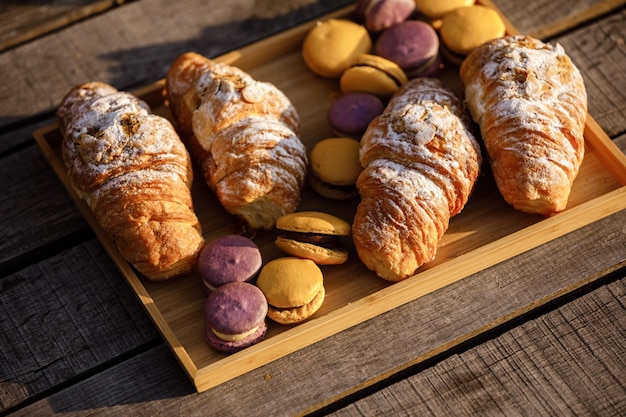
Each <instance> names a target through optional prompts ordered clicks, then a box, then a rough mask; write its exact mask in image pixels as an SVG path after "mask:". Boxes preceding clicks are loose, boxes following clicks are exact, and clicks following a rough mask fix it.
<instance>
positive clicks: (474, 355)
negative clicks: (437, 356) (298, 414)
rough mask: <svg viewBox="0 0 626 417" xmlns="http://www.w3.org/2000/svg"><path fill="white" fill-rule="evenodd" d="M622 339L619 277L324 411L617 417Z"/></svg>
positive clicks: (623, 408)
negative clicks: (365, 395) (484, 340)
mask: <svg viewBox="0 0 626 417" xmlns="http://www.w3.org/2000/svg"><path fill="white" fill-rule="evenodd" d="M624 341H626V278H621V279H619V280H617V281H615V282H612V283H610V284H608V285H605V286H602V287H600V288H598V289H596V290H594V291H592V292H590V293H588V294H586V295H584V296H582V297H580V298H577V299H575V300H573V301H571V302H569V303H567V304H565V305H563V306H561V307H559V308H557V309H555V310H553V311H550V312H548V313H546V314H544V315H542V316H540V317H537V318H534V319H533V320H530V321H527V322H525V323H523V324H521V325H519V326H517V327H515V328H513V329H511V330H508V331H507V332H505V333H503V334H501V335H500V336H498V337H496V338H494V339H491V340H489V341H487V342H484V343H481V344H479V345H477V346H475V347H472V348H471V349H469V350H467V351H464V352H462V353H459V354H455V355H452V356H450V357H448V358H446V359H445V360H443V361H441V362H439V363H437V364H435V365H434V366H432V367H430V368H427V369H424V370H423V371H421V372H419V373H417V374H415V375H413V376H410V377H408V378H406V379H404V380H402V381H399V382H396V383H395V384H393V385H391V386H389V387H386V388H383V389H381V390H380V391H378V392H376V393H374V394H372V395H370V396H368V397H366V398H363V399H361V400H358V401H356V402H354V403H353V404H350V405H348V406H346V407H345V408H343V409H340V410H337V411H336V412H333V413H332V414H330V415H331V416H336V417H355V416H368V415H400V414H403V413H404V412H406V411H407V410H410V414H411V415H439V416H447V415H480V416H530V415H551V416H556V415H579V416H582V415H587V416H599V415H602V416H605V417H609V416H615V417H617V416H623V415H624V413H625V412H626V403H625V402H624V398H626V344H625V343H624Z"/></svg>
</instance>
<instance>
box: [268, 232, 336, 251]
mask: <svg viewBox="0 0 626 417" xmlns="http://www.w3.org/2000/svg"><path fill="white" fill-rule="evenodd" d="M277 232H278V237H282V238H285V239H291V240H295V241H298V242H302V243H310V244H312V245H317V246H322V247H324V248H328V249H338V248H340V247H341V244H340V242H339V238H340V236H338V235H326V234H323V233H309V232H294V231H289V230H277Z"/></svg>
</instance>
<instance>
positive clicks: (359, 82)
mask: <svg viewBox="0 0 626 417" xmlns="http://www.w3.org/2000/svg"><path fill="white" fill-rule="evenodd" d="M405 82H407V77H406V74H405V73H404V71H403V70H402V68H400V67H399V66H398V64H396V63H395V62H393V61H390V60H388V59H386V58H383V57H381V56H378V55H371V54H360V55H357V56H356V57H355V58H354V60H353V61H352V63H351V64H350V67H349V68H348V69H346V70H345V71H344V72H343V74H341V78H339V87H340V88H341V92H342V93H344V94H347V93H351V92H364V93H371V94H375V95H377V96H378V97H380V98H381V99H384V100H388V99H389V97H391V96H392V95H393V93H395V92H396V91H397V90H398V87H400V86H401V85H402V84H404V83H405Z"/></svg>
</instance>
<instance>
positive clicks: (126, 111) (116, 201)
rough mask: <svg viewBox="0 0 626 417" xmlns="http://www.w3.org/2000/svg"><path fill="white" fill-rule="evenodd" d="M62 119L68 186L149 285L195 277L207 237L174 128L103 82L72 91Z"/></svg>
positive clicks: (61, 108) (62, 108)
mask: <svg viewBox="0 0 626 417" xmlns="http://www.w3.org/2000/svg"><path fill="white" fill-rule="evenodd" d="M57 117H58V120H59V128H60V131H61V133H62V135H63V143H62V145H61V149H62V157H63V162H64V164H65V167H66V169H67V176H68V179H69V182H70V183H71V185H72V187H73V188H74V190H75V191H76V194H77V195H78V196H79V197H80V198H81V199H83V200H85V201H86V202H87V204H88V205H89V207H90V208H91V210H92V211H93V214H94V216H95V218H96V220H97V222H98V224H99V225H100V226H101V227H102V229H103V230H104V231H105V232H106V234H107V235H108V236H109V237H110V238H111V239H112V240H113V242H114V243H115V244H116V246H117V248H118V250H119V252H120V254H121V255H122V256H123V257H124V258H125V259H126V260H127V261H128V262H129V263H131V264H132V265H133V266H134V267H135V268H136V269H137V270H138V271H139V272H140V273H142V274H143V275H145V276H146V277H147V278H148V279H151V280H164V279H168V278H172V277H174V276H178V275H182V274H185V273H187V272H190V271H191V270H192V269H193V268H194V266H195V263H196V259H197V256H198V253H199V252H200V250H201V249H202V246H203V245H204V239H203V237H202V231H201V226H200V223H199V222H198V218H197V217H196V214H195V213H194V208H193V201H192V198H191V191H190V188H191V183H192V180H193V171H192V165H191V159H190V157H189V154H188V152H187V150H186V149H185V146H184V145H183V143H182V142H181V140H180V138H179V137H178V134H177V133H176V131H175V130H174V127H173V126H172V125H171V124H170V122H169V121H167V119H165V118H163V117H160V116H157V115H154V114H150V112H149V108H148V106H147V104H146V103H144V102H143V101H141V100H139V99H138V98H137V97H135V96H133V95H132V94H130V93H126V92H120V91H117V90H116V89H115V88H113V87H112V86H110V85H108V84H104V83H100V82H91V83H86V84H82V85H80V86H77V87H75V88H73V89H72V90H71V91H70V92H69V93H68V94H67V95H66V96H65V97H64V98H63V100H62V102H61V104H60V106H59V109H58V111H57Z"/></svg>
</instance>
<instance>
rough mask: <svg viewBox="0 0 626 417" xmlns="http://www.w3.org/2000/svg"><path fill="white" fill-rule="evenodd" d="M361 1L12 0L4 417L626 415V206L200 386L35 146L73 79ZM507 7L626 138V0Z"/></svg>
mask: <svg viewBox="0 0 626 417" xmlns="http://www.w3.org/2000/svg"><path fill="white" fill-rule="evenodd" d="M45 3H47V4H45ZM349 4H351V2H350V1H346V0H343V1H330V0H322V1H313V0H289V1H281V2H272V1H270V0H259V1H245V0H238V1H232V2H221V1H213V0H211V1H200V0H181V1H175V2H173V1H165V0H137V1H127V2H124V1H119V0H118V1H112V0H110V1H107V0H100V1H98V0H74V1H69V2H68V1H64V2H61V1H50V2H29V1H25V2H4V3H3V4H2V5H0V77H1V78H0V81H1V82H0V178H1V183H2V198H1V199H0V230H1V232H0V415H12V416H20V415H24V416H41V415H50V414H59V415H72V416H86V415H98V416H104V415H115V416H117V415H140V416H153V415H186V416H205V415H216V416H227V415H246V416H247V415H264V416H265V415H271V416H282V415H305V414H310V413H312V414H314V415H322V414H330V415H335V416H370V415H386V416H388V415H420V416H422V415H445V416H448V415H450V416H452V415H493V416H500V415H507V416H517V415H519V416H536V415H550V416H553V415H580V416H597V415H602V416H620V415H626V269H625V268H624V267H625V266H626V211H624V210H622V211H618V212H617V213H614V214H611V215H608V216H606V217H604V218H602V219H601V220H598V221H595V222H593V223H591V224H590V225H588V226H584V227H582V228H580V229H578V230H575V231H573V232H571V233H567V234H566V235H564V236H562V237H559V238H558V239H555V240H552V241H549V242H547V243H544V244H542V245H539V246H538V247H536V248H534V249H531V250H529V251H527V252H524V253H522V254H520V255H518V256H515V257H513V258H511V259H508V260H506V261H503V262H501V263H499V264H497V265H495V266H493V267H490V268H487V269H484V270H482V271H480V272H478V273H475V274H472V275H470V276H469V277H467V278H465V279H462V280H460V281H458V282H455V283H453V284H451V285H449V286H446V287H444V288H442V289H440V290H437V291H434V292H432V293H429V294H427V295H425V296H423V297H420V298H418V299H417V300H415V301H411V302H409V303H407V304H404V305H402V306H399V307H398V308H394V309H392V310H391V311H389V312H387V313H384V314H381V315H379V316H377V317H375V318H373V319H369V320H366V321H364V322H363V323H360V324H358V325H356V326H354V327H350V328H349V329H347V330H344V331H341V332H339V333H337V334H335V335H333V336H331V337H328V338H325V339H323V340H321V341H319V342H317V343H314V344H312V345H310V346H307V347H305V348H304V349H301V350H299V351H297V352H295V353H292V354H289V355H287V356H285V357H282V358H280V359H277V360H275V361H272V362H270V363H269V364H267V365H264V366H262V367H259V368H258V369H255V370H253V371H251V372H247V373H245V374H244V375H242V376H240V377H237V378H234V379H232V380H229V381H227V382H225V383H223V384H220V385H218V386H216V387H214V388H211V389H209V390H207V391H205V392H201V393H198V392H196V390H195V389H194V386H193V385H192V383H191V382H190V381H189V379H188V378H187V375H186V374H185V373H184V371H183V369H182V368H181V366H180V364H179V363H178V362H177V360H176V358H175V356H174V355H173V354H172V352H171V350H170V348H169V346H168V345H167V344H166V343H165V342H164V340H163V339H162V337H161V335H160V334H159V332H158V331H157V329H156V327H155V326H154V324H153V322H152V321H151V320H150V318H149V316H148V315H147V314H146V312H145V311H144V310H143V308H142V306H141V304H140V303H139V302H138V301H137V299H136V297H135V294H134V293H133V292H132V291H131V289H130V287H129V286H128V285H127V283H126V281H125V279H124V277H123V276H122V275H121V274H120V272H118V270H117V268H116V267H115V265H114V264H113V262H112V261H111V259H110V257H109V256H108V255H107V254H106V252H105V251H104V249H103V247H102V245H101V244H100V242H99V240H98V239H97V238H96V236H95V235H94V233H93V231H92V230H91V229H90V228H89V227H88V225H87V223H86V222H85V220H84V218H83V217H82V215H81V214H80V212H79V211H78V210H77V208H76V206H75V204H73V202H72V200H71V199H70V197H69V195H68V194H67V193H66V191H65V189H64V188H63V186H62V185H61V182H60V181H59V180H58V178H57V177H56V176H55V175H54V173H53V171H52V169H51V168H50V166H49V165H48V162H47V160H46V158H45V157H44V155H43V154H42V152H41V151H40V149H39V147H38V146H37V145H36V143H35V141H34V140H33V136H32V133H33V131H34V130H36V129H38V128H40V127H42V126H46V125H49V124H50V123H52V122H53V121H54V111H55V108H56V106H57V105H58V103H59V100H60V99H61V97H62V96H63V94H65V92H66V91H68V90H69V88H71V87H72V86H73V85H75V84H78V83H80V82H84V81H90V80H96V79H98V80H103V81H106V82H109V83H111V84H113V85H115V86H116V87H118V88H120V89H126V90H133V89H136V88H140V87H143V86H145V85H148V84H150V83H152V82H155V81H156V80H158V79H160V78H162V77H163V76H164V75H165V72H166V71H167V68H168V66H169V64H170V63H171V62H172V60H173V59H174V58H175V57H176V56H177V55H178V54H179V53H181V52H182V51H185V50H195V51H198V52H200V53H203V54H205V55H207V56H217V55H220V54H223V53H225V52H227V51H229V50H232V49H235V48H239V47H241V46H243V45H246V44H249V43H251V42H254V41H256V40H258V39H261V38H264V37H267V36H269V35H271V34H274V33H277V32H280V31H283V30H285V29H287V28H289V27H291V26H293V25H295V24H298V23H301V22H305V21H307V20H310V19H314V18H316V17H318V16H320V15H323V14H325V13H327V12H329V11H332V10H335V9H336V8H338V7H340V6H345V5H349ZM495 4H496V5H497V6H498V7H499V8H500V10H502V11H503V12H504V14H505V15H506V16H507V17H508V18H509V19H510V21H511V22H512V23H513V24H514V25H515V26H516V27H517V28H518V29H519V30H520V31H521V32H522V33H528V34H533V35H535V36H537V37H540V38H542V39H544V40H548V41H551V42H556V41H558V42H560V43H561V44H562V45H563V46H564V47H565V49H566V50H567V51H568V53H569V55H570V56H571V57H572V59H573V60H574V62H575V63H576V65H577V66H578V67H579V68H580V69H581V71H582V73H583V76H584V78H585V82H586V86H587V90H588V95H589V113H590V115H591V116H592V117H593V118H594V119H595V120H596V121H597V122H598V124H599V125H600V126H601V128H602V129H604V131H605V132H606V133H607V134H608V135H609V136H610V138H611V139H612V140H613V141H614V143H615V144H617V145H618V146H619V147H620V148H621V149H622V150H624V149H626V135H625V132H626V93H625V91H626V71H625V68H626V29H625V27H626V24H625V23H626V22H625V20H626V8H625V7H624V5H625V4H626V2H625V1H623V0H604V1H593V0H577V1H565V0H557V1H551V2H548V1H534V0H528V1H524V2H520V1H515V0H497V1H495Z"/></svg>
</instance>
